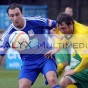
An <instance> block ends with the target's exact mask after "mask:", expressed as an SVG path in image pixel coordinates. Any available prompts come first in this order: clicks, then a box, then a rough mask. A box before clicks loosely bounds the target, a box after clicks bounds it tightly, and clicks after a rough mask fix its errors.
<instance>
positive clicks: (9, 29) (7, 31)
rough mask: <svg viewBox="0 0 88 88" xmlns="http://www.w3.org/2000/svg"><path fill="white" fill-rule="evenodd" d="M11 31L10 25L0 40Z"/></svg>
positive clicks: (11, 26)
mask: <svg viewBox="0 0 88 88" xmlns="http://www.w3.org/2000/svg"><path fill="white" fill-rule="evenodd" d="M12 29H13V25H12V24H10V26H9V27H8V28H7V30H6V31H5V32H4V33H3V35H2V37H1V39H2V40H3V39H5V37H6V36H7V35H8V34H9V33H10V31H11V30H12Z"/></svg>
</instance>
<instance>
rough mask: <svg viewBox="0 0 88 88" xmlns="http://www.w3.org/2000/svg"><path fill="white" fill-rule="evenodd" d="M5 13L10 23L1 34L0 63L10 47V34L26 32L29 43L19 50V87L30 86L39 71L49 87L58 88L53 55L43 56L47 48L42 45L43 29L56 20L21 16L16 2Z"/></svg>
mask: <svg viewBox="0 0 88 88" xmlns="http://www.w3.org/2000/svg"><path fill="white" fill-rule="evenodd" d="M7 14H8V16H9V18H10V20H11V21H12V24H11V25H10V26H9V27H8V29H7V30H6V32H5V33H4V34H3V36H2V41H3V44H2V47H1V48H0V63H1V61H2V57H3V56H4V55H5V52H6V51H7V50H8V47H10V45H9V43H8V40H9V36H10V34H12V33H13V32H14V31H24V32H25V33H27V34H28V36H29V38H30V41H31V44H29V47H27V49H25V50H23V51H20V52H19V53H20V56H21V59H22V62H23V66H22V67H21V71H20V74H19V88H30V87H31V85H32V84H33V83H34V82H35V80H36V78H37V77H38V75H39V73H40V72H41V73H42V74H44V76H45V78H46V80H47V81H48V84H49V86H50V87H51V88H60V87H59V85H58V83H57V74H56V73H57V67H56V63H55V60H54V58H53V57H52V58H50V59H48V58H46V57H45V53H47V52H48V51H49V49H47V48H46V47H43V46H42V45H43V43H44V42H45V41H46V39H45V37H44V34H43V29H45V28H47V29H51V28H53V27H55V26H56V22H55V21H54V20H50V19H47V18H41V17H23V13H22V7H21V6H20V5H19V4H16V3H15V4H11V5H10V6H9V7H8V9H7ZM40 34H42V35H40ZM39 44H40V45H39ZM47 44H48V43H46V45H47Z"/></svg>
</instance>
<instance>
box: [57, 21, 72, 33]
mask: <svg viewBox="0 0 88 88" xmlns="http://www.w3.org/2000/svg"><path fill="white" fill-rule="evenodd" d="M57 28H58V29H59V30H60V31H61V32H62V33H63V34H72V33H73V25H72V24H70V25H67V24H66V23H65V22H62V23H61V24H59V25H58V24H57Z"/></svg>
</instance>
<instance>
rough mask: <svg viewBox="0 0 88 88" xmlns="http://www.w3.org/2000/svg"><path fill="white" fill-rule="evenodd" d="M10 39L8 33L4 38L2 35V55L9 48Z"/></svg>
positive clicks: (0, 49)
mask: <svg viewBox="0 0 88 88" xmlns="http://www.w3.org/2000/svg"><path fill="white" fill-rule="evenodd" d="M8 39H9V35H7V36H6V37H4V38H3V37H2V38H1V40H0V56H4V55H5V53H6V52H7V50H8V48H9V47H10V45H9V42H8Z"/></svg>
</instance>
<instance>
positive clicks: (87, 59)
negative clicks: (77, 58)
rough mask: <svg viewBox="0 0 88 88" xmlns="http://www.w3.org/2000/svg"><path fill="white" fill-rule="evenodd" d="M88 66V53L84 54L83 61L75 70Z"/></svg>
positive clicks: (78, 70)
mask: <svg viewBox="0 0 88 88" xmlns="http://www.w3.org/2000/svg"><path fill="white" fill-rule="evenodd" d="M86 68H88V54H85V55H83V57H82V60H81V63H80V64H79V65H78V66H77V67H76V68H75V69H74V72H75V73H77V72H80V71H82V70H84V69H86Z"/></svg>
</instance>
